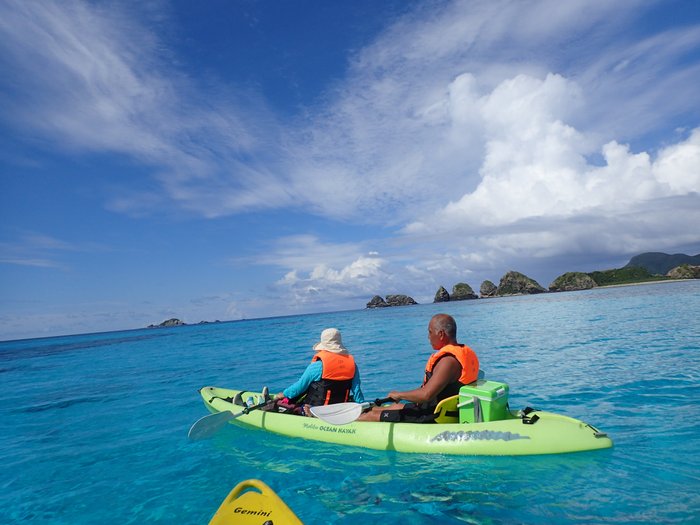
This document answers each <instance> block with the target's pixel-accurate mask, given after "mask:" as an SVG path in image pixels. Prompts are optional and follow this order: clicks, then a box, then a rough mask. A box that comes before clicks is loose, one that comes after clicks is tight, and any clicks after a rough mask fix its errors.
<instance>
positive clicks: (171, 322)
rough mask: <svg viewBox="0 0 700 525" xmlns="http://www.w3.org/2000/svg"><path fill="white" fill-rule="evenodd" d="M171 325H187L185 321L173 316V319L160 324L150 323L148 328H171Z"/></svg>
mask: <svg viewBox="0 0 700 525" xmlns="http://www.w3.org/2000/svg"><path fill="white" fill-rule="evenodd" d="M171 326H185V323H183V322H182V321H180V320H179V319H175V318H174V317H173V318H172V319H167V320H165V321H163V322H162V323H160V324H149V325H148V328H169V327H171Z"/></svg>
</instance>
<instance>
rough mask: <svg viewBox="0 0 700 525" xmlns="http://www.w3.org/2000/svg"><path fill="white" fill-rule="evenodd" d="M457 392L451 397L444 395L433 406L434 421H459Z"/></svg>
mask: <svg viewBox="0 0 700 525" xmlns="http://www.w3.org/2000/svg"><path fill="white" fill-rule="evenodd" d="M458 402H459V394H455V395H454V396H452V397H446V398H445V399H443V400H442V401H440V402H439V403H438V404H437V406H436V407H435V412H434V413H435V414H436V416H435V422H436V423H459V409H458V408H457V403H458Z"/></svg>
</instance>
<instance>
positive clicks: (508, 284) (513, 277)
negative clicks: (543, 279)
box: [496, 271, 547, 296]
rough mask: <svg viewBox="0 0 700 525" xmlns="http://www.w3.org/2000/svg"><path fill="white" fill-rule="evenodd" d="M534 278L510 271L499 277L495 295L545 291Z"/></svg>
mask: <svg viewBox="0 0 700 525" xmlns="http://www.w3.org/2000/svg"><path fill="white" fill-rule="evenodd" d="M546 291H547V290H545V289H544V288H542V286H540V284H539V283H538V282H537V281H535V280H534V279H530V278H529V277H528V276H527V275H524V274H522V273H520V272H514V271H510V272H508V273H507V274H505V275H504V276H503V277H501V282H500V283H499V284H498V291H497V292H496V295H501V296H502V295H522V294H536V293H543V292H546Z"/></svg>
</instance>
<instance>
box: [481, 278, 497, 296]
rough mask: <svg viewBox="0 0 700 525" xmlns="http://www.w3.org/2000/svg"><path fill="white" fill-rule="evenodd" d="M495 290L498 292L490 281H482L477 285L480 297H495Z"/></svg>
mask: <svg viewBox="0 0 700 525" xmlns="http://www.w3.org/2000/svg"><path fill="white" fill-rule="evenodd" d="M496 292H498V288H497V287H496V285H495V284H493V283H492V282H491V281H484V282H483V283H481V287H479V293H480V294H481V297H496Z"/></svg>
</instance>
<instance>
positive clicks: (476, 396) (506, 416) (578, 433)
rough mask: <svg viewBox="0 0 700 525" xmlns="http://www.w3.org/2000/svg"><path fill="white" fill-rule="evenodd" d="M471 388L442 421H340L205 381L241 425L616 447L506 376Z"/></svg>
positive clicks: (311, 433) (528, 446)
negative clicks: (539, 403)
mask: <svg viewBox="0 0 700 525" xmlns="http://www.w3.org/2000/svg"><path fill="white" fill-rule="evenodd" d="M473 385H476V383H474V384H473ZM494 385H495V386H494ZM499 385H502V386H499ZM490 387H491V388H490ZM463 389H464V390H467V391H466V392H465V393H462V392H461V393H460V396H459V398H458V399H455V400H454V404H453V406H452V407H451V408H452V409H456V411H452V412H450V411H447V412H446V414H447V417H439V418H438V420H439V421H448V422H439V423H428V424H417V423H403V422H401V423H385V422H377V423H375V422H366V421H352V422H349V423H347V424H333V423H330V422H328V421H327V420H325V421H324V420H323V419H317V418H314V417H304V416H297V415H291V414H285V413H279V412H269V411H263V410H259V409H257V410H250V412H248V413H241V408H243V407H242V406H240V405H239V404H236V403H235V401H236V400H239V401H238V403H240V400H241V399H243V400H244V401H246V400H247V401H248V404H251V403H252V404H256V405H257V404H259V403H262V402H263V396H262V394H261V393H258V392H250V391H242V390H231V389H226V388H217V387H211V386H207V387H204V388H202V389H201V390H200V394H201V396H202V398H203V399H204V404H205V406H206V407H207V409H208V410H209V411H210V412H212V413H214V414H217V413H222V412H226V413H227V414H231V413H236V412H238V414H235V416H236V417H233V416H229V417H226V416H225V415H224V414H222V416H224V418H223V419H224V420H230V422H231V423H233V424H235V425H239V426H241V427H246V428H257V429H263V430H267V431H269V432H274V433H276V434H281V435H284V436H290V437H296V438H303V439H310V440H314V441H323V442H326V443H337V444H339V445H352V446H357V447H365V448H371V449H376V450H395V451H397V452H414V453H421V454H425V453H431V454H459V455H489V456H520V455H533V454H561V453H564V452H579V451H585V450H596V449H603V448H609V447H612V440H611V439H610V438H609V437H608V436H607V435H606V434H605V433H604V432H600V431H599V430H598V429H596V428H595V427H593V426H591V425H589V424H587V423H584V422H582V421H579V420H577V419H573V418H570V417H567V416H563V415H559V414H553V413H551V412H544V411H540V410H531V409H528V410H525V411H519V412H512V411H510V410H509V409H507V403H506V399H507V386H505V395H503V391H504V386H503V384H501V383H492V382H489V381H481V380H479V387H478V388H476V387H475V388H472V389H469V388H468V387H463ZM482 394H485V395H482ZM499 396H501V397H500V398H499ZM455 398H457V396H455ZM504 398H505V399H504ZM499 401H500V403H499ZM346 405H354V404H348V403H346ZM328 407H329V408H330V407H334V405H328ZM324 408H325V407H324ZM358 408H359V407H358ZM331 410H332V408H331ZM358 413H359V412H358ZM210 417H211V416H210ZM320 417H322V416H320ZM460 421H461V422H460Z"/></svg>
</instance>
